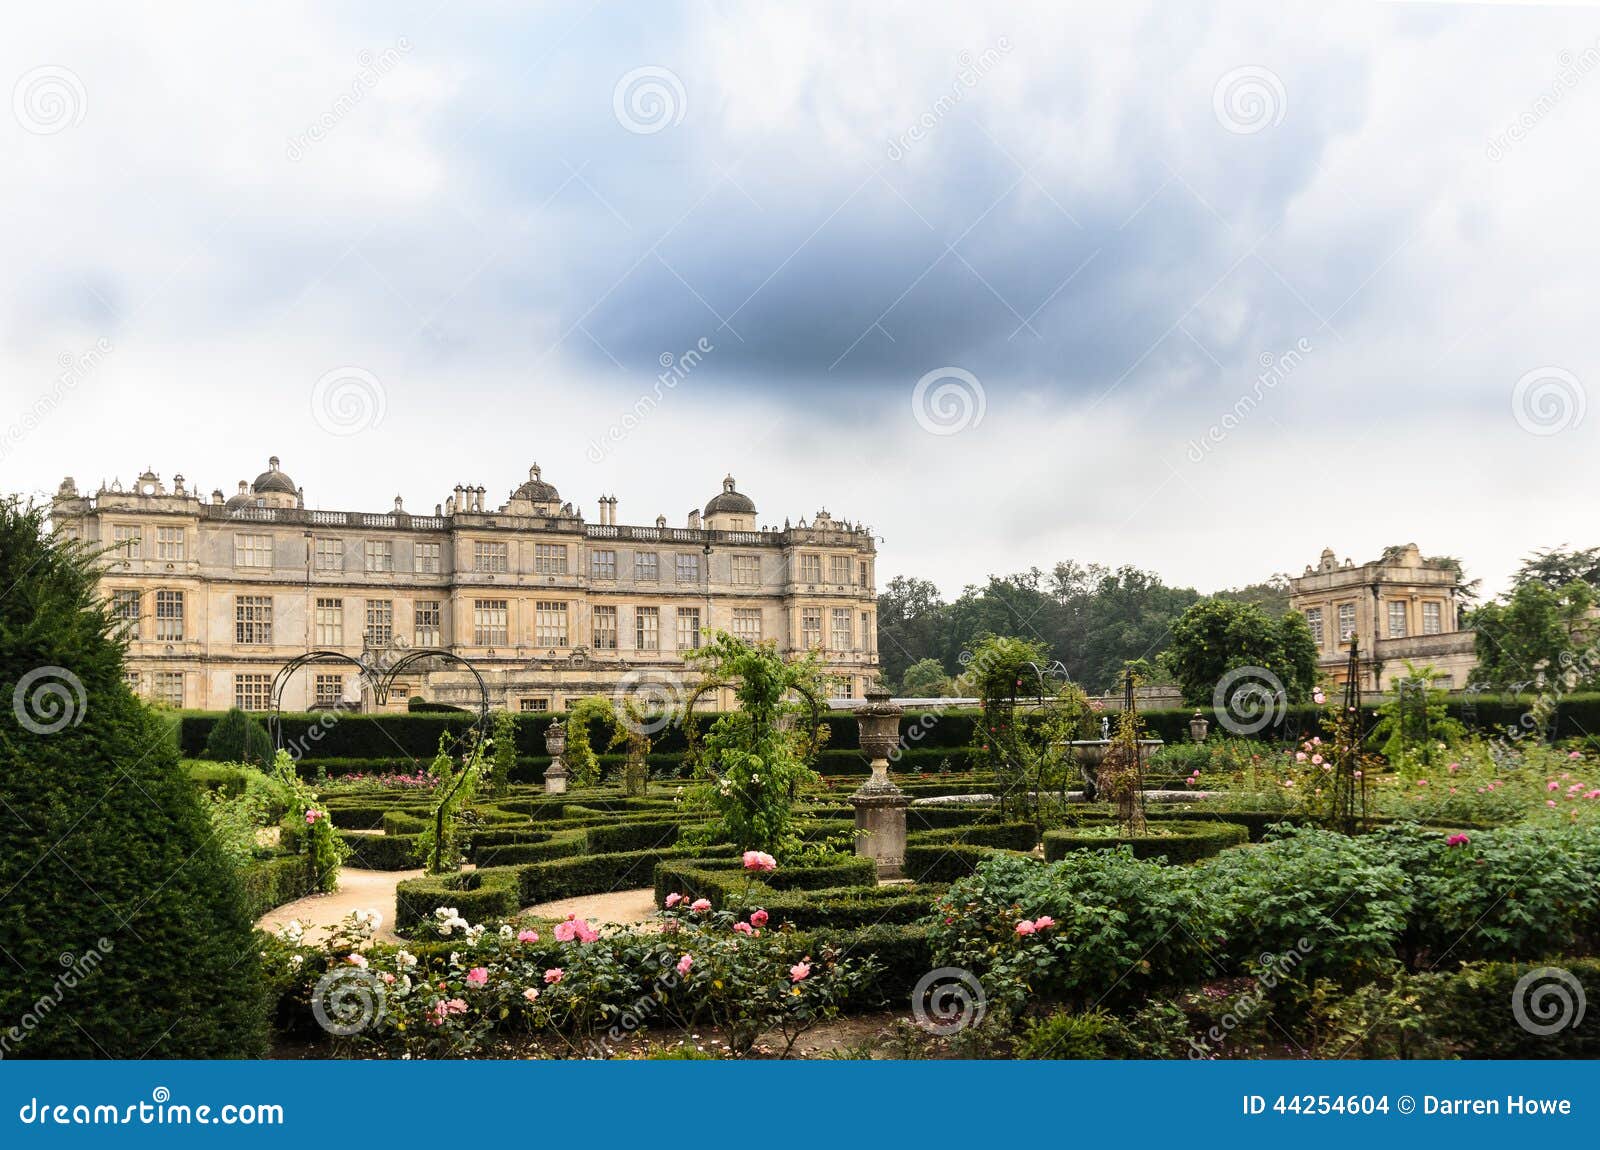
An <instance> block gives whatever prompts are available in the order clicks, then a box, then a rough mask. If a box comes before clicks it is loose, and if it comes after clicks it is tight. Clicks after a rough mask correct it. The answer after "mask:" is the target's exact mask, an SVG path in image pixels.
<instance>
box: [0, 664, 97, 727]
mask: <svg viewBox="0 0 1600 1150" xmlns="http://www.w3.org/2000/svg"><path fill="white" fill-rule="evenodd" d="M88 710H89V696H88V694H87V692H85V691H84V689H83V680H82V679H80V678H78V676H76V675H74V674H73V673H72V672H71V671H69V670H67V669H66V668H65V667H35V668H34V669H33V670H31V671H29V672H28V673H27V674H25V675H23V676H22V678H20V679H18V680H17V685H16V687H15V688H14V689H13V690H12V692H11V713H12V715H13V716H15V717H16V720H17V725H18V726H20V727H22V728H23V729H24V730H26V731H32V732H33V733H34V734H36V735H53V734H55V733H56V732H57V731H60V730H63V729H65V728H67V727H76V726H77V725H78V724H79V723H81V722H83V716H84V715H85V713H87V711H88Z"/></svg>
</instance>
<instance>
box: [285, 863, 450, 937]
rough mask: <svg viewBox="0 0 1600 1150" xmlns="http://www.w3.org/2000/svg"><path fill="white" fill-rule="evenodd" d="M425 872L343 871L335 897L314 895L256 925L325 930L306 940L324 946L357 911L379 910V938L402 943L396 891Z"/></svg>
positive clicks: (310, 934)
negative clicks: (297, 923)
mask: <svg viewBox="0 0 1600 1150" xmlns="http://www.w3.org/2000/svg"><path fill="white" fill-rule="evenodd" d="M421 877H422V871H421V870H361V869H360V868H359V867H348V866H347V867H343V868H341V869H340V871H339V889H338V890H336V891H334V892H333V893H332V894H312V895H307V896H306V897H305V898H302V899H296V900H295V901H294V902H286V903H284V904H283V905H282V906H280V907H278V908H277V909H276V910H271V911H268V912H267V913H266V914H264V915H262V916H261V919H260V920H259V921H258V922H257V923H256V925H257V926H259V927H260V928H261V929H262V930H268V931H275V930H277V929H278V928H279V927H280V926H283V925H284V924H285V923H287V922H288V921H289V920H290V919H292V918H297V919H299V920H300V922H301V923H302V924H303V925H307V926H308V927H318V928H321V929H316V930H312V929H308V930H307V931H306V940H307V941H308V942H313V943H315V942H320V941H322V939H324V938H326V937H327V935H328V928H329V927H332V926H333V925H335V924H336V923H338V922H339V921H340V920H341V919H343V918H344V917H345V916H346V915H348V914H349V913H350V912H351V911H353V910H375V911H377V912H378V913H379V914H381V915H383V929H382V930H380V931H379V932H378V937H379V938H380V939H382V940H383V941H384V942H398V941H399V937H398V936H397V935H396V934H395V933H394V888H395V887H396V886H398V885H399V884H400V883H401V882H402V881H403V880H405V879H408V878H421Z"/></svg>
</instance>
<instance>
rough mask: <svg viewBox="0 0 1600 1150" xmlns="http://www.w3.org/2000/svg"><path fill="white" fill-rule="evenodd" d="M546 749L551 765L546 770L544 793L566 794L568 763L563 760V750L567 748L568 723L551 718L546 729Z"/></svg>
mask: <svg viewBox="0 0 1600 1150" xmlns="http://www.w3.org/2000/svg"><path fill="white" fill-rule="evenodd" d="M544 749H545V751H546V753H547V754H549V756H550V765H549V766H548V767H546V768H545V772H544V793H545V794H547V795H564V794H566V793H567V764H566V763H564V762H562V761H561V752H562V751H565V750H566V749H567V724H566V723H564V722H562V721H561V720H560V719H552V720H551V722H550V725H549V726H548V727H546V728H545V729H544Z"/></svg>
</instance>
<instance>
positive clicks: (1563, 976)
mask: <svg viewBox="0 0 1600 1150" xmlns="http://www.w3.org/2000/svg"><path fill="white" fill-rule="evenodd" d="M1588 1005H1589V1002H1588V999H1587V998H1585V997H1584V993H1583V983H1581V982H1579V981H1578V976H1577V975H1575V974H1573V973H1572V972H1571V971H1570V970H1566V969H1563V968H1562V967H1559V966H1541V967H1537V968H1536V969H1534V970H1530V971H1528V973H1527V974H1524V975H1523V976H1522V977H1521V978H1519V979H1517V985H1516V986H1514V987H1513V988H1512V990H1511V1017H1513V1018H1515V1019H1516V1020H1517V1025H1518V1026H1520V1027H1522V1029H1524V1030H1526V1031H1527V1032H1528V1033H1529V1034H1537V1035H1539V1036H1540V1037H1549V1036H1550V1035H1552V1034H1559V1033H1561V1031H1563V1030H1575V1029H1577V1027H1578V1024H1579V1023H1581V1022H1582V1021H1583V1015H1584V1011H1585V1010H1587V1009H1588Z"/></svg>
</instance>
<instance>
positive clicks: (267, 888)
mask: <svg viewBox="0 0 1600 1150" xmlns="http://www.w3.org/2000/svg"><path fill="white" fill-rule="evenodd" d="M239 878H240V882H241V885H242V886H243V888H244V902H245V913H246V914H248V915H249V916H250V918H251V919H252V920H254V919H258V918H260V917H261V916H262V915H264V914H266V913H267V912H268V911H270V910H273V909H275V908H277V907H280V906H282V905H283V904H284V903H286V902H294V901H295V900H296V899H299V898H304V897H305V896H306V895H308V894H310V893H311V892H312V890H313V889H314V888H315V885H316V884H315V883H314V881H313V880H312V876H311V868H310V867H309V866H307V865H306V860H305V859H304V858H301V857H300V856H298V855H277V856H275V857H273V858H265V859H259V860H257V861H255V862H252V863H248V864H246V865H245V866H244V868H243V869H242V870H241V871H240V872H239Z"/></svg>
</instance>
